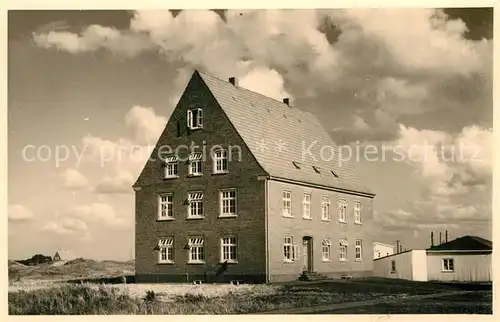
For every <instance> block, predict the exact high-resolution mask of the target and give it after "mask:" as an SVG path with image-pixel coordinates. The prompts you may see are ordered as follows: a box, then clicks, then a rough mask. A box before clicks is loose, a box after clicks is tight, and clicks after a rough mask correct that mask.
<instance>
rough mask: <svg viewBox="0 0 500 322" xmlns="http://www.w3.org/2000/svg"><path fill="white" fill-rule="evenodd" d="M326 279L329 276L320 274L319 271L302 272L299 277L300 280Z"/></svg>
mask: <svg viewBox="0 0 500 322" xmlns="http://www.w3.org/2000/svg"><path fill="white" fill-rule="evenodd" d="M326 279H328V277H326V276H325V275H322V274H319V273H318V272H307V271H304V272H302V274H301V275H300V276H299V278H298V280H299V281H321V280H326Z"/></svg>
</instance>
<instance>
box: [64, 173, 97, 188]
mask: <svg viewBox="0 0 500 322" xmlns="http://www.w3.org/2000/svg"><path fill="white" fill-rule="evenodd" d="M61 177H62V179H63V186H64V187H65V188H66V189H70V190H84V189H87V188H88V187H89V185H90V183H89V181H88V180H87V178H86V177H85V176H84V175H83V174H82V173H81V172H80V171H78V170H76V169H66V170H65V171H64V172H63V173H62V174H61Z"/></svg>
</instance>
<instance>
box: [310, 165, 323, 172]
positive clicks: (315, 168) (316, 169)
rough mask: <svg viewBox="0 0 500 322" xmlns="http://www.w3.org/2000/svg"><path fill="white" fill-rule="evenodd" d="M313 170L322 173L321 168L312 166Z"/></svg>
mask: <svg viewBox="0 0 500 322" xmlns="http://www.w3.org/2000/svg"><path fill="white" fill-rule="evenodd" d="M312 168H313V169H314V171H315V172H316V173H321V172H320V171H319V168H318V167H315V166H312Z"/></svg>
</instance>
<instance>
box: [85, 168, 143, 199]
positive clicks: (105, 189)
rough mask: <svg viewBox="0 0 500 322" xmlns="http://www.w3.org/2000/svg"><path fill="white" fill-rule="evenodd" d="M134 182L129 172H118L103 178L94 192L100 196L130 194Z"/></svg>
mask: <svg viewBox="0 0 500 322" xmlns="http://www.w3.org/2000/svg"><path fill="white" fill-rule="evenodd" d="M134 182H135V178H134V177H132V175H131V174H130V173H129V172H126V171H123V170H118V171H117V173H116V174H115V175H114V176H104V177H103V178H102V180H101V181H100V182H99V183H98V184H97V186H96V188H95V190H94V191H95V192H96V193H101V194H120V193H132V185H133V184H134Z"/></svg>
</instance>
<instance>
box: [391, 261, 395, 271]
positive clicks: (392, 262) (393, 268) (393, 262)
mask: <svg viewBox="0 0 500 322" xmlns="http://www.w3.org/2000/svg"><path fill="white" fill-rule="evenodd" d="M391 273H396V261H391Z"/></svg>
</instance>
